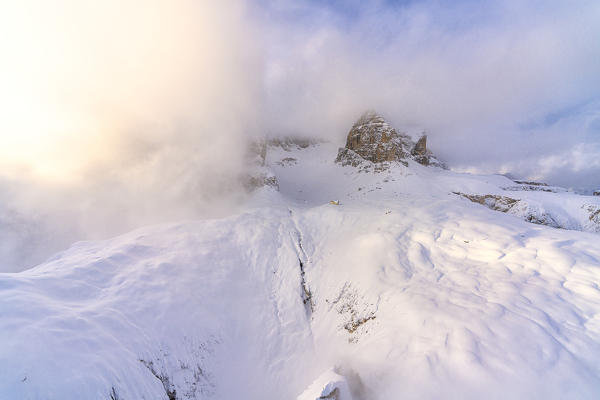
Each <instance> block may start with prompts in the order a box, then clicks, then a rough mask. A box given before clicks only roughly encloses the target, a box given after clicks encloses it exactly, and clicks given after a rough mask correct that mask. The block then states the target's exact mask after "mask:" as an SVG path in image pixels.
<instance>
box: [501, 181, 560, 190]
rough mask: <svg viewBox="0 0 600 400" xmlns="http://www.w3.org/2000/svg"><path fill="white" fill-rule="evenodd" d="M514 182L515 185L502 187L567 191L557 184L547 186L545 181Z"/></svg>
mask: <svg viewBox="0 0 600 400" xmlns="http://www.w3.org/2000/svg"><path fill="white" fill-rule="evenodd" d="M514 182H515V183H517V185H515V186H508V187H505V188H503V189H504V190H509V191H513V192H518V191H528V192H551V193H559V192H566V191H567V189H564V188H561V187H558V186H549V185H548V184H547V183H542V182H533V181H514Z"/></svg>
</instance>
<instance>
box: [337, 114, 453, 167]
mask: <svg viewBox="0 0 600 400" xmlns="http://www.w3.org/2000/svg"><path fill="white" fill-rule="evenodd" d="M409 159H412V160H415V161H417V162H418V163H420V164H423V165H434V166H439V167H443V164H442V163H441V162H440V161H439V160H437V159H436V158H435V157H434V156H433V154H432V153H431V152H430V151H429V150H427V139H426V136H422V137H421V139H419V141H418V142H417V143H414V142H413V141H412V139H411V138H410V136H408V135H406V134H403V133H398V132H397V131H396V130H395V129H394V128H393V127H392V126H390V124H388V123H387V122H386V121H385V119H383V117H381V116H380V115H379V114H377V113H376V112H374V111H367V112H365V113H364V114H363V115H362V116H361V117H360V118H359V119H358V121H356V123H355V124H354V125H353V126H352V129H350V132H348V137H347V139H346V147H344V148H340V149H339V151H338V155H337V158H336V160H335V161H336V162H338V163H340V164H342V165H352V166H354V167H357V166H359V165H363V164H364V163H365V162H368V163H372V164H376V165H375V166H374V168H373V170H374V171H380V170H384V169H386V168H387V167H388V166H389V165H390V164H389V163H392V162H400V163H402V164H404V165H408V163H407V160H409Z"/></svg>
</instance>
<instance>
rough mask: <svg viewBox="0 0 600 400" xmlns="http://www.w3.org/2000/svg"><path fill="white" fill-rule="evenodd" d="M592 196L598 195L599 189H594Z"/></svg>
mask: <svg viewBox="0 0 600 400" xmlns="http://www.w3.org/2000/svg"><path fill="white" fill-rule="evenodd" d="M592 195H593V196H600V190H596V191H594V193H592Z"/></svg>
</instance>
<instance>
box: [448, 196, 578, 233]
mask: <svg viewBox="0 0 600 400" xmlns="http://www.w3.org/2000/svg"><path fill="white" fill-rule="evenodd" d="M453 193H454V194H457V195H459V196H462V197H464V198H465V199H469V200H471V201H472V202H474V203H479V204H481V205H483V206H486V207H487V208H489V209H491V210H494V211H500V212H503V213H507V214H512V215H515V216H517V217H521V218H523V219H524V220H525V221H527V222H531V223H532V224H538V225H548V226H551V227H553V228H563V229H571V227H567V226H563V225H561V224H560V223H558V222H557V221H556V220H555V219H554V217H552V215H550V214H549V213H548V212H546V211H544V210H540V209H538V208H536V207H532V206H531V205H530V204H528V203H527V202H526V201H524V200H520V199H513V198H511V197H506V196H498V195H493V194H485V195H478V194H465V193H460V192H453Z"/></svg>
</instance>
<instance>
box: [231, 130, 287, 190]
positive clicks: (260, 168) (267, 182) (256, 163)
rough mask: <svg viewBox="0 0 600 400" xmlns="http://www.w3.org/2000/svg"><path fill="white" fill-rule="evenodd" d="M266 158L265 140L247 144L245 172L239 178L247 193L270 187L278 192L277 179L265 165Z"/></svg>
mask: <svg viewBox="0 0 600 400" xmlns="http://www.w3.org/2000/svg"><path fill="white" fill-rule="evenodd" d="M266 157H267V142H266V140H259V141H253V142H250V143H248V148H247V152H246V164H247V165H248V169H247V171H246V172H245V173H244V174H243V175H242V176H241V177H240V179H241V182H242V185H243V186H244V189H245V190H246V191H247V192H253V191H254V190H256V189H259V188H262V187H265V186H266V187H271V188H273V189H275V190H279V182H278V181H277V177H276V176H275V175H274V174H273V172H271V170H270V169H269V168H267V166H266V165H265V159H266Z"/></svg>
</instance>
